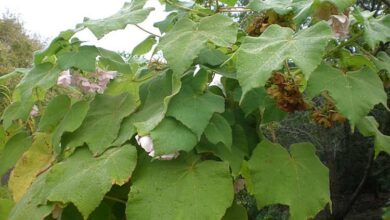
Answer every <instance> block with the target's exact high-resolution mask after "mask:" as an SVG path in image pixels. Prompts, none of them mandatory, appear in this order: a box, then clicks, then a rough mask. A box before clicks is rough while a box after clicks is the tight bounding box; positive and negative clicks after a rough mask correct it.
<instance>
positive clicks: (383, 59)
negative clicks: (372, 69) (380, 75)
mask: <svg viewBox="0 0 390 220" xmlns="http://www.w3.org/2000/svg"><path fill="white" fill-rule="evenodd" d="M373 61H374V63H375V65H376V67H377V68H378V69H379V70H385V71H386V72H387V77H389V79H390V57H389V55H387V53H386V52H384V51H381V52H379V53H378V55H377V57H376V58H374V59H373Z"/></svg>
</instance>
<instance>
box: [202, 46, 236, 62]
mask: <svg viewBox="0 0 390 220" xmlns="http://www.w3.org/2000/svg"><path fill="white" fill-rule="evenodd" d="M227 59H229V56H228V55H226V54H224V53H223V52H222V51H220V50H217V49H211V48H208V47H207V48H205V49H203V50H201V51H200V54H199V62H200V63H201V64H208V65H211V66H219V65H221V64H222V63H223V62H225V61H226V60H227Z"/></svg>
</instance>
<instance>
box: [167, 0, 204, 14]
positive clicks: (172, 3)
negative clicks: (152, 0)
mask: <svg viewBox="0 0 390 220" xmlns="http://www.w3.org/2000/svg"><path fill="white" fill-rule="evenodd" d="M165 1H166V2H167V3H168V4H170V5H173V6H175V7H177V8H180V9H183V10H185V11H189V12H194V13H196V14H199V15H203V16H209V14H206V13H204V12H201V11H198V10H195V9H192V8H187V7H184V6H182V5H179V4H176V3H174V2H171V1H170V0H165Z"/></svg>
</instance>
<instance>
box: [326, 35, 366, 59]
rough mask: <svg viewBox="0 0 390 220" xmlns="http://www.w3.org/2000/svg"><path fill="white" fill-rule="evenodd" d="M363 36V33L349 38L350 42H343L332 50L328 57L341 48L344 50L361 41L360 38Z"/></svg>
mask: <svg viewBox="0 0 390 220" xmlns="http://www.w3.org/2000/svg"><path fill="white" fill-rule="evenodd" d="M362 35H363V32H359V33H357V34H356V35H355V36H353V37H351V38H349V39H348V40H346V41H343V42H341V43H340V44H339V45H337V46H336V47H335V48H333V49H331V50H330V51H329V52H328V53H327V55H330V54H333V53H334V52H336V51H337V50H339V49H340V48H343V47H345V46H346V45H348V44H350V43H352V42H354V41H355V40H357V39H359V37H361V36H362Z"/></svg>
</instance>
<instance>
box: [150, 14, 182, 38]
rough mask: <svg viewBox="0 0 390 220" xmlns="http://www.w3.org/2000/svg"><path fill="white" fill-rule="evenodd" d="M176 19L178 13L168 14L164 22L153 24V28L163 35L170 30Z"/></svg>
mask: <svg viewBox="0 0 390 220" xmlns="http://www.w3.org/2000/svg"><path fill="white" fill-rule="evenodd" d="M177 19H178V13H177V12H172V13H170V14H169V15H168V16H167V17H166V18H165V19H164V20H162V21H159V22H156V23H154V25H153V26H154V27H156V28H158V29H159V30H160V33H165V32H167V31H169V30H171V29H172V27H173V26H174V22H175V21H176V20H177Z"/></svg>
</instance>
